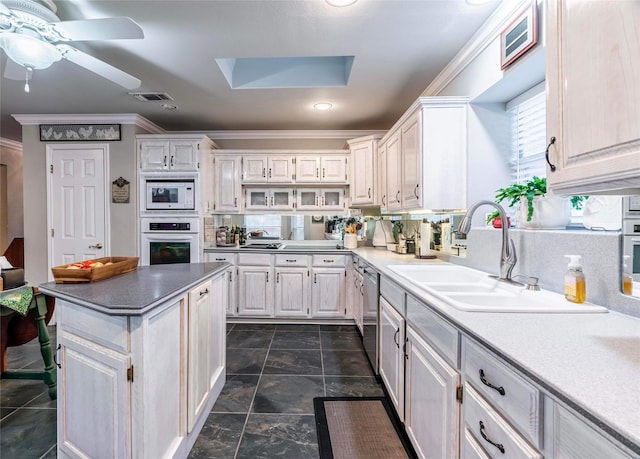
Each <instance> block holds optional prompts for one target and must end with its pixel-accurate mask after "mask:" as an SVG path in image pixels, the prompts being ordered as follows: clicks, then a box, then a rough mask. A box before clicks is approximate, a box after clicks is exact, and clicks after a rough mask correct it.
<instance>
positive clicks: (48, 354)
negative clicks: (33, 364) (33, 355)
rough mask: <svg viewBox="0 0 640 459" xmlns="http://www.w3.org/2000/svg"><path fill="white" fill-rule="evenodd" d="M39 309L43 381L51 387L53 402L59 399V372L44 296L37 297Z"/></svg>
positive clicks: (39, 337) (36, 310)
mask: <svg viewBox="0 0 640 459" xmlns="http://www.w3.org/2000/svg"><path fill="white" fill-rule="evenodd" d="M35 301H36V305H37V307H36V308H35V309H34V313H35V314H36V324H37V326H38V341H39V342H40V353H41V354H42V360H43V361H44V372H43V375H42V379H43V381H44V383H45V384H46V385H47V386H48V387H49V397H50V398H51V400H55V399H56V398H57V378H58V375H57V372H56V365H55V363H54V362H53V352H52V350H51V340H50V339H49V332H48V331H47V324H46V323H45V315H46V314H47V304H46V301H45V297H44V295H43V294H37V295H36V297H35Z"/></svg>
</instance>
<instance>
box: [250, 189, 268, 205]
mask: <svg viewBox="0 0 640 459" xmlns="http://www.w3.org/2000/svg"><path fill="white" fill-rule="evenodd" d="M245 193H246V194H247V196H246V204H245V209H246V210H266V209H268V208H269V197H270V196H269V190H268V189H266V188H246V189H245Z"/></svg>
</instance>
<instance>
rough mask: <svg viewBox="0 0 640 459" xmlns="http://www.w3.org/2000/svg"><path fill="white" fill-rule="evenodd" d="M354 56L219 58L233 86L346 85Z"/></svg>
mask: <svg viewBox="0 0 640 459" xmlns="http://www.w3.org/2000/svg"><path fill="white" fill-rule="evenodd" d="M353 60H354V56H322V57H252V58H237V59H236V58H225V59H216V62H217V63H218V66H219V67H220V70H222V73H223V74H224V77H225V78H226V79H227V82H228V83H229V86H231V88H233V89H260V88H263V89H264V88H279V89H282V88H321V87H336V86H346V85H347V83H348V82H349V76H350V74H351V67H352V65H353Z"/></svg>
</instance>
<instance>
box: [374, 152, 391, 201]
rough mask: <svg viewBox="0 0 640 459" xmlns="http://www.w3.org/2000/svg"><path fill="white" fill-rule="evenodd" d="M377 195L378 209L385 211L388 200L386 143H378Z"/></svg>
mask: <svg viewBox="0 0 640 459" xmlns="http://www.w3.org/2000/svg"><path fill="white" fill-rule="evenodd" d="M377 190H378V197H377V198H376V199H377V202H378V204H380V210H381V211H386V210H387V204H388V202H389V195H388V194H387V144H386V143H384V144H380V145H378V186H377Z"/></svg>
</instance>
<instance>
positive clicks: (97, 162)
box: [47, 144, 109, 267]
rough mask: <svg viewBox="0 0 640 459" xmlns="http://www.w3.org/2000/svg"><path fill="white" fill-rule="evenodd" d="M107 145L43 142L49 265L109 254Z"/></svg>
mask: <svg viewBox="0 0 640 459" xmlns="http://www.w3.org/2000/svg"><path fill="white" fill-rule="evenodd" d="M107 164H108V145H106V144H101V145H96V146H93V145H91V146H89V145H86V144H81V145H47V167H48V168H49V171H48V172H49V173H48V174H47V176H48V191H49V192H48V197H47V221H48V225H49V228H48V232H49V238H50V241H51V242H50V245H49V247H50V250H49V267H52V266H59V265H63V264H67V263H71V262H73V261H78V260H88V259H91V258H99V257H104V256H106V255H108V254H109V230H108V212H107V210H108V206H107V202H106V177H107V166H106V165H107Z"/></svg>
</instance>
